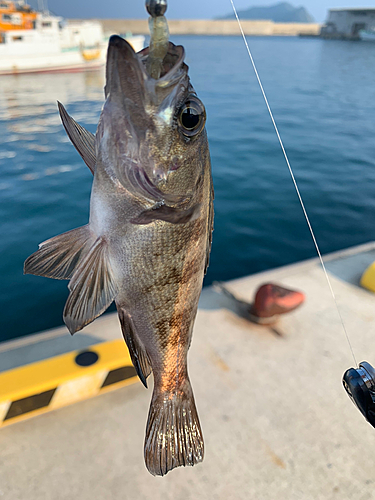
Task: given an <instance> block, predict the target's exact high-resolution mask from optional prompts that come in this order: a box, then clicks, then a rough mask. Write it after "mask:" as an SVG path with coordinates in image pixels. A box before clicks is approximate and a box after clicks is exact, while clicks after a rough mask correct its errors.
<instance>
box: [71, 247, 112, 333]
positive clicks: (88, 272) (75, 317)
mask: <svg viewBox="0 0 375 500" xmlns="http://www.w3.org/2000/svg"><path fill="white" fill-rule="evenodd" d="M68 287H69V290H70V294H69V297H68V300H67V301H66V304H65V309H64V316H63V317H64V322H65V324H66V326H67V327H68V329H69V331H70V333H71V334H72V335H73V334H74V333H75V332H78V331H79V330H82V328H83V327H85V326H86V325H88V324H89V323H91V322H92V321H94V319H95V318H97V317H98V316H100V315H101V314H103V313H104V311H105V310H106V309H107V308H108V307H109V306H110V305H111V303H112V302H113V300H114V299H115V297H116V295H117V286H116V284H115V280H114V277H113V273H112V269H111V266H110V262H109V256H108V244H107V242H106V240H105V239H104V238H103V237H99V238H97V240H96V241H95V243H94V244H93V245H92V247H91V248H90V251H89V252H88V254H87V255H86V257H85V258H84V259H83V260H82V262H81V263H80V265H79V266H78V267H77V268H76V270H75V272H74V274H73V277H72V279H71V281H70V282H69V285H68Z"/></svg>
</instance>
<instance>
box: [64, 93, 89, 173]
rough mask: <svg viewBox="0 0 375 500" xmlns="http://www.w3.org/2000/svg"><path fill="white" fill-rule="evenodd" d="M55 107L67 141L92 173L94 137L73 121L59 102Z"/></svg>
mask: <svg viewBox="0 0 375 500" xmlns="http://www.w3.org/2000/svg"><path fill="white" fill-rule="evenodd" d="M57 105H58V107H59V113H60V118H61V121H62V124H63V125H64V128H65V131H66V133H67V134H68V137H69V139H70V140H71V141H72V144H73V146H74V147H75V148H76V150H77V151H78V153H79V154H80V155H81V157H82V159H83V161H84V162H85V163H86V165H87V166H88V167H89V169H90V170H91V172H92V173H94V172H95V164H96V154H95V135H94V134H92V133H91V132H89V131H88V130H86V129H85V128H84V127H82V125H80V124H79V123H77V122H76V121H75V120H73V118H72V117H71V116H70V115H69V114H68V112H67V110H66V109H65V108H64V106H63V105H62V104H61V102H59V101H57Z"/></svg>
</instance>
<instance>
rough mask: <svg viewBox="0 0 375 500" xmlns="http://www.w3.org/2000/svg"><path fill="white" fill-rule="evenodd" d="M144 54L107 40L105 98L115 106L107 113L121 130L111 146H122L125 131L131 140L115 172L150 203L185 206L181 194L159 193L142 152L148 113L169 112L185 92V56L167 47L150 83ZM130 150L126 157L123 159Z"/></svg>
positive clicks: (181, 50)
mask: <svg viewBox="0 0 375 500" xmlns="http://www.w3.org/2000/svg"><path fill="white" fill-rule="evenodd" d="M149 50H150V49H149V47H146V48H145V49H143V50H141V51H140V52H138V53H136V52H135V51H134V49H133V48H132V46H131V45H130V44H129V43H128V42H127V41H126V40H124V39H123V38H121V37H120V36H118V35H113V36H111V37H110V39H109V44H108V53H107V66H106V86H105V96H106V98H107V100H108V101H110V102H111V104H115V106H112V105H109V106H108V107H109V109H112V110H113V109H117V110H119V112H120V113H121V116H122V120H121V123H122V125H121V127H117V129H118V130H117V131H116V132H115V135H116V143H117V144H120V143H121V142H123V141H124V134H123V130H124V128H126V129H127V131H128V132H127V134H128V136H130V137H131V139H129V141H126V143H127V146H126V150H127V151H123V158H124V162H123V163H122V165H121V169H120V170H121V171H120V172H119V176H120V181H121V182H122V183H123V184H124V185H125V186H128V187H131V189H132V191H135V192H137V193H138V194H141V195H142V196H144V197H146V198H147V199H149V200H152V201H153V202H156V203H168V204H173V205H179V204H185V203H186V201H187V197H186V194H185V195H178V194H171V193H164V192H163V191H162V190H161V189H160V188H161V185H163V184H164V182H163V179H162V178H161V177H160V175H157V173H156V172H153V170H154V168H151V163H150V158H149V157H148V151H145V150H144V148H143V147H142V144H144V143H145V138H146V134H147V131H150V130H151V131H152V130H154V128H155V124H154V122H153V118H152V114H153V113H150V109H154V110H155V109H160V107H164V106H166V107H167V106H170V105H171V104H172V103H173V102H175V101H176V100H178V96H179V94H180V92H181V91H185V90H186V88H187V86H188V81H189V80H188V76H187V72H188V67H187V65H186V64H185V63H184V58H185V50H184V48H183V47H182V46H176V45H174V44H173V43H172V42H169V46H168V50H167V54H166V55H165V57H164V59H163V64H162V70H161V74H160V78H158V79H154V78H152V77H151V76H150V75H149V74H148V73H147V71H146V62H147V58H148V55H149ZM120 110H121V111H120ZM117 116H118V115H117ZM130 141H131V142H130ZM124 146H125V144H124ZM130 150H131V151H132V153H131V157H129V156H128V153H129V151H130ZM147 165H149V168H147ZM164 180H165V179H164ZM158 185H159V187H158Z"/></svg>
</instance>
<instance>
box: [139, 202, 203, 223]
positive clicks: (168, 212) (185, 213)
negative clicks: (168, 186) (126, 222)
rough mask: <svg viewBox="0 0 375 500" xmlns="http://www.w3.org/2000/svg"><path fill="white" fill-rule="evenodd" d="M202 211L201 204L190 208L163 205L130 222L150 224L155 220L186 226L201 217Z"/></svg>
mask: <svg viewBox="0 0 375 500" xmlns="http://www.w3.org/2000/svg"><path fill="white" fill-rule="evenodd" d="M200 209H201V204H200V203H197V204H196V205H194V206H192V207H190V208H188V209H182V208H174V207H168V205H161V206H160V207H157V208H150V209H149V210H145V211H144V212H141V213H140V214H139V215H138V216H137V217H134V218H133V219H131V220H130V222H131V223H132V224H139V225H144V224H150V223H151V222H154V221H155V220H162V221H164V222H170V223H171V224H186V223H187V222H190V221H193V220H195V219H197V218H198V217H199V214H200Z"/></svg>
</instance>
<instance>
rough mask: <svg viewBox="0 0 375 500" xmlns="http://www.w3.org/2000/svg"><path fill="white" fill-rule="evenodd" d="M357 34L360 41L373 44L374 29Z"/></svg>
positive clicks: (374, 38) (374, 40)
mask: <svg viewBox="0 0 375 500" xmlns="http://www.w3.org/2000/svg"><path fill="white" fill-rule="evenodd" d="M358 34H359V38H360V39H361V40H364V41H366V42H375V28H371V29H367V30H360V31H359V33H358Z"/></svg>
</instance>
